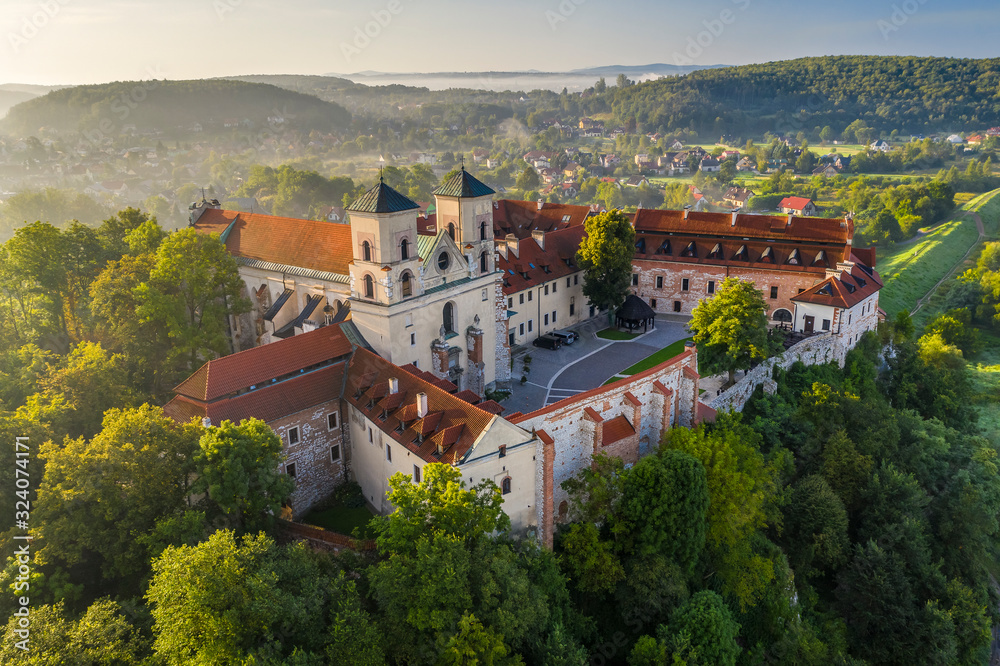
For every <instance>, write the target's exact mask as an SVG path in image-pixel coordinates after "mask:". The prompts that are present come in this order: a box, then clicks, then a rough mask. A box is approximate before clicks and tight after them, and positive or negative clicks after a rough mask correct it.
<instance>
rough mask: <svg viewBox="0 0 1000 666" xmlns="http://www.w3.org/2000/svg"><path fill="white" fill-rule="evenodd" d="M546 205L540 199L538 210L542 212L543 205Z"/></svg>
mask: <svg viewBox="0 0 1000 666" xmlns="http://www.w3.org/2000/svg"><path fill="white" fill-rule="evenodd" d="M544 203H545V202H544V201H542V200H541V199H539V200H538V204H537V205H538V210H541V209H542V205H543V204H544Z"/></svg>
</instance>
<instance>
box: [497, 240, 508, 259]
mask: <svg viewBox="0 0 1000 666" xmlns="http://www.w3.org/2000/svg"><path fill="white" fill-rule="evenodd" d="M496 246H497V252H499V253H500V256H501V257H503V258H504V259H506V258H507V243H506V242H504V243H497V244H496Z"/></svg>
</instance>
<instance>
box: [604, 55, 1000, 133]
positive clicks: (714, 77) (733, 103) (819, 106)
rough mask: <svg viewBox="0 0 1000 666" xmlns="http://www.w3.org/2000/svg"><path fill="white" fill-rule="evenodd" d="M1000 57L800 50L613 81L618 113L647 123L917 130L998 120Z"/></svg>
mask: <svg viewBox="0 0 1000 666" xmlns="http://www.w3.org/2000/svg"><path fill="white" fill-rule="evenodd" d="M998 87H1000V60H998V59H991V60H968V59H956V58H917V57H879V56H827V57H821V58H800V59H797V60H784V61H780V62H770V63H765V64H760V65H744V66H740V67H725V68H720V69H707V70H702V71H698V72H692V73H691V74H688V75H687V76H682V77H677V78H664V79H659V80H657V81H650V82H646V83H641V84H638V85H634V86H626V87H624V88H618V87H615V88H611V89H609V90H608V92H607V93H606V94H608V95H611V96H612V102H611V106H612V109H613V113H614V116H615V118H616V119H617V120H618V121H619V122H621V123H623V124H625V123H628V122H630V121H631V122H634V123H637V124H639V125H641V126H642V127H643V128H644V129H646V130H647V131H654V130H658V131H661V132H664V131H668V130H670V129H673V128H679V127H691V128H693V129H695V130H696V131H698V132H709V133H715V134H720V135H721V134H732V135H743V136H757V135H761V134H763V133H765V132H774V133H781V134H788V133H791V134H795V133H796V132H798V131H801V130H805V131H807V132H809V131H812V130H813V128H815V127H825V126H831V127H833V129H834V130H835V131H840V130H842V129H844V128H845V127H846V126H847V125H849V124H850V123H852V122H854V121H856V120H859V119H861V120H863V121H864V122H866V123H867V124H868V125H870V126H871V127H873V128H875V129H876V130H879V131H882V132H885V133H888V132H889V131H891V130H899V131H900V132H910V133H913V134H919V133H923V132H934V131H955V130H958V129H961V128H964V127H967V126H983V127H989V126H995V125H1000V103H998V102H997V99H996V91H997V88H998Z"/></svg>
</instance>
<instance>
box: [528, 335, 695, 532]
mask: <svg viewBox="0 0 1000 666" xmlns="http://www.w3.org/2000/svg"><path fill="white" fill-rule="evenodd" d="M697 367H698V359H697V354H696V353H695V352H694V349H693V348H689V350H688V351H686V352H684V353H683V354H681V355H679V356H677V357H674V358H673V359H670V360H669V361H667V362H665V363H663V364H661V365H659V366H657V367H655V368H653V369H651V370H647V371H645V372H642V373H639V374H637V375H634V376H633V377H630V378H628V379H622V380H619V381H617V382H615V383H614V384H609V385H607V386H603V387H601V388H597V389H594V390H592V391H587V392H585V393H582V394H580V395H578V396H575V397H573V398H568V399H566V400H562V401H560V402H557V403H555V404H553V405H549V406H548V407H545V408H543V409H540V410H538V411H536V412H532V413H531V414H527V415H525V416H523V417H519V418H517V419H515V421H514V422H515V423H517V425H519V426H521V427H522V428H524V429H526V430H531V431H533V432H536V434H537V437H538V440H537V442H536V449H535V456H536V459H537V461H538V463H536V479H535V483H536V486H535V487H536V491H537V492H538V493H539V497H537V498H536V501H535V507H534V508H535V511H536V512H537V520H538V526H539V533H540V538H541V541H542V543H543V544H546V545H548V546H551V545H552V536H553V529H554V523H555V522H556V520H558V518H557V517H556V516H562V512H561V511H560V510H559V507H560V505H562V504H563V503H564V502H568V499H569V497H568V495H567V493H566V491H564V490H563V489H562V483H563V482H564V481H566V480H567V479H570V478H573V477H574V476H576V475H577V473H579V471H580V470H581V469H583V468H585V467H586V466H588V465H590V464H591V460H592V459H593V456H594V454H595V453H598V452H603V453H607V454H609V455H617V456H619V457H621V458H622V459H623V460H625V461H626V462H627V463H632V462H634V461H635V460H637V459H638V458H639V457H642V456H644V455H647V454H649V453H651V452H652V451H654V450H655V449H656V447H657V446H658V445H659V443H660V440H661V438H662V437H663V432H664V430H665V429H667V428H670V427H671V426H674V425H683V426H691V425H693V424H694V422H695V420H696V416H697V415H696V412H695V407H696V405H697V395H698V375H697V372H696V368H697ZM618 416H625V417H626V418H627V419H628V420H629V423H630V424H631V425H632V427H633V428H634V430H635V434H634V435H629V436H627V437H626V438H624V439H622V440H619V441H618V442H615V443H613V444H612V445H610V446H602V434H603V427H604V424H605V422H607V421H610V420H611V419H614V418H616V417H618Z"/></svg>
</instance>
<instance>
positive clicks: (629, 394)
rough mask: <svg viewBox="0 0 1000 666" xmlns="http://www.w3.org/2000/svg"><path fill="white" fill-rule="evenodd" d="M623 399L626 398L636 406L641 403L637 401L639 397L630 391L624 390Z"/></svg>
mask: <svg viewBox="0 0 1000 666" xmlns="http://www.w3.org/2000/svg"><path fill="white" fill-rule="evenodd" d="M625 399H626V400H628V401H629V402H630V403H632V404H633V405H635V406H636V407H638V406H640V405H641V404H642V403H641V402H639V398H637V397H635V396H634V395H632V392H631V391H625Z"/></svg>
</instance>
